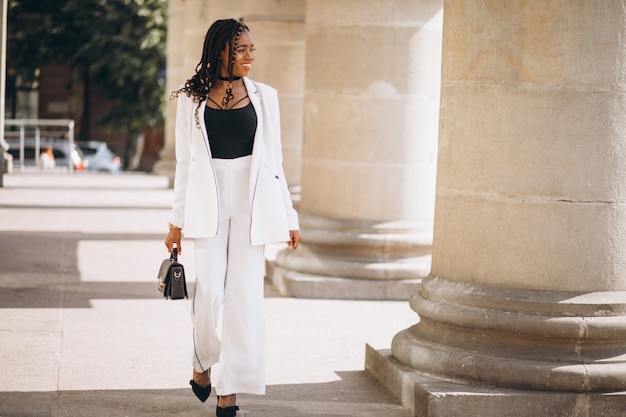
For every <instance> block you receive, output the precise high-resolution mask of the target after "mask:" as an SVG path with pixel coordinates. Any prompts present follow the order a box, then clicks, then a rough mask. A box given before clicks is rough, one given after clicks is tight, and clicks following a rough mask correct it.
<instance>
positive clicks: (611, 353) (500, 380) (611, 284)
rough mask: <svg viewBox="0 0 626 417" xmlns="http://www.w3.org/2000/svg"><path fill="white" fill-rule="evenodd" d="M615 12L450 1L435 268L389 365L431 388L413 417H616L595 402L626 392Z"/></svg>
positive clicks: (610, 404)
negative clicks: (535, 401)
mask: <svg viewBox="0 0 626 417" xmlns="http://www.w3.org/2000/svg"><path fill="white" fill-rule="evenodd" d="M623 7H624V4H623V2H622V1H618V0H611V1H605V2H584V1H574V2H565V1H553V2H511V1H506V0H496V1H490V2H480V1H477V2H467V1H462V0H446V3H445V10H444V42H443V44H444V54H443V69H442V94H441V118H440V137H439V160H438V173H437V192H436V200H435V202H436V203H435V207H436V208H435V229H434V239H433V262H432V271H431V274H430V276H429V278H428V279H426V280H424V281H423V283H422V286H421V289H420V291H419V292H418V293H417V294H416V295H415V296H414V297H412V298H411V301H410V305H411V307H412V308H413V309H414V310H415V311H416V312H417V314H418V315H419V317H420V321H419V323H417V324H416V325H414V326H412V327H410V328H409V329H406V330H404V331H401V332H400V333H398V334H397V335H396V336H395V337H394V340H393V342H392V348H391V352H392V354H393V358H390V359H389V362H390V363H393V361H396V360H397V361H399V363H400V364H401V365H402V366H407V367H408V368H409V369H412V370H414V375H425V374H427V375H430V382H420V383H418V384H417V385H419V388H417V391H419V392H420V393H421V394H420V395H421V398H422V399H423V400H424V403H421V404H420V403H415V404H414V406H415V409H416V415H419V416H444V415H449V414H446V413H443V412H442V413H441V414H437V413H435V412H433V408H432V402H433V401H434V396H433V394H435V391H437V392H436V396H437V398H438V401H440V402H442V403H445V402H448V403H453V402H456V404H457V406H458V405H459V404H462V405H461V408H464V405H469V406H468V407H467V408H466V409H465V414H464V416H478V415H480V416H482V417H489V416H502V415H507V416H515V417H517V416H520V417H521V416H530V415H536V414H532V413H535V412H536V410H537V407H528V406H526V407H523V406H522V407H515V406H514V405H515V404H517V405H520V404H522V403H525V402H528V398H529V397H528V396H527V395H528V392H541V391H551V392H553V395H551V396H548V395H543V396H540V395H537V394H535V393H533V394H532V395H533V396H534V397H535V398H541V401H543V403H541V404H540V405H541V407H540V408H541V409H542V410H543V411H542V413H543V415H568V416H574V415H575V416H590V415H602V416H617V415H621V414H623V412H624V411H625V409H624V404H626V402H625V401H624V398H623V395H622V396H621V397H619V395H618V394H616V395H618V397H619V398H620V399H619V400H618V401H621V404H622V406H621V408H615V401H614V398H609V397H607V396H600V395H592V394H591V393H593V392H620V391H624V390H626V314H625V313H626V291H624V289H625V286H626V269H625V265H626V240H625V239H624V238H623V236H624V233H623V230H625V229H624V227H625V226H626V224H625V220H626V206H625V204H624V203H625V198H624V197H625V190H626V183H625V182H626V181H625V179H626V178H625V176H624V173H625V172H626V148H625V147H624V146H623V142H624V139H623V138H624V132H626V112H625V111H624V86H625V85H626V84H625V83H624V81H625V80H624V78H625V74H626V73H625V72H624V71H623V68H624V64H623V63H624V62H625V60H624V58H625V56H624V51H625V49H624V46H623V42H621V39H623V38H624V35H625V33H624V31H625V29H624V28H625V27H626V25H625V23H626V17H625V14H624V12H623ZM373 356H375V355H373ZM373 363H376V360H375V359H374V358H373V357H372V356H370V364H373ZM372 366H373V365H372ZM418 378H420V377H418ZM433 380H435V381H444V380H445V381H457V382H461V383H463V384H469V386H472V387H476V390H475V391H474V393H475V394H476V396H474V398H473V399H472V401H476V400H477V396H480V402H481V404H482V406H481V408H480V410H474V409H473V408H472V406H471V403H470V402H469V400H465V401H467V402H462V401H461V402H459V397H458V394H459V392H466V391H467V386H468V385H464V386H461V385H456V386H454V385H446V386H445V387H444V389H443V391H441V390H440V388H441V385H440V386H439V387H437V389H435V390H433V387H434V385H431V386H429V385H428V384H429V383H431V382H432V381H433ZM422 381H424V380H422ZM436 384H438V382H435V385H436ZM481 387H482V388H481ZM484 387H491V388H490V389H489V388H484ZM494 387H497V388H499V389H500V390H497V389H496V388H494ZM511 389H513V390H511ZM493 394H500V395H503V396H506V397H507V398H509V399H511V401H508V402H507V403H503V402H502V401H499V400H496V399H494V398H493ZM447 395H449V396H447ZM620 395H621V394H620ZM618 397H615V398H618ZM557 399H558V401H557ZM429 407H430V410H429ZM444 408H445V407H444ZM441 410H443V408H441ZM533 410H534V411H533ZM563 410H566V411H563Z"/></svg>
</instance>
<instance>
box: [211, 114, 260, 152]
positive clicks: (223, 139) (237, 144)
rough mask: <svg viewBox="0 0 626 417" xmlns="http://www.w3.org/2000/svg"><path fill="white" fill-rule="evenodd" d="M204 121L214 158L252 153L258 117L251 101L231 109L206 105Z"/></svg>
mask: <svg viewBox="0 0 626 417" xmlns="http://www.w3.org/2000/svg"><path fill="white" fill-rule="evenodd" d="M204 122H205V123H206V128H207V132H208V134H209V146H210V147H211V156H212V157H213V158H219V159H234V158H240V157H242V156H248V155H252V146H253V145H254V133H255V132H256V126H257V118H256V112H255V111H254V107H253V106H252V103H251V102H250V103H248V105H247V106H244V107H240V108H238V109H231V110H222V109H212V108H210V107H209V106H206V109H205V111H204Z"/></svg>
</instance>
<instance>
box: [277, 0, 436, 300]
mask: <svg viewBox="0 0 626 417" xmlns="http://www.w3.org/2000/svg"><path fill="white" fill-rule="evenodd" d="M306 6H307V7H306V71H305V73H306V75H305V86H306V89H305V120H304V122H305V126H304V138H305V139H304V145H303V161H302V201H301V206H300V219H301V229H302V235H303V242H302V245H301V248H299V249H298V250H297V251H283V252H281V253H279V255H278V256H277V259H276V263H275V268H274V272H273V282H274V284H275V285H276V286H277V287H278V288H279V290H280V291H281V292H282V293H283V294H288V295H292V296H296V297H314V298H367V299H398V298H400V299H406V298H407V297H408V294H410V289H411V288H413V289H414V288H415V285H417V283H418V282H419V280H420V279H421V278H422V277H425V276H426V275H427V274H428V272H429V268H430V248H431V240H432V221H433V220H432V219H433V205H434V185H435V171H436V138H437V127H438V108H439V84H440V82H439V80H440V56H441V24H442V15H441V8H442V4H441V1H440V0H420V1H415V0H411V1H409V0H393V1H384V2H381V1H377V0H367V1H360V2H356V3H355V2H352V1H348V2H344V1H340V2H338V1H333V0H309V1H307V4H306Z"/></svg>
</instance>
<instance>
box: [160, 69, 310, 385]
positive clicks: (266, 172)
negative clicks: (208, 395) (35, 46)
mask: <svg viewBox="0 0 626 417" xmlns="http://www.w3.org/2000/svg"><path fill="white" fill-rule="evenodd" d="M243 81H244V84H245V86H246V89H247V91H248V96H249V97H250V101H251V103H252V105H253V107H254V110H255V113H256V116H257V127H256V132H255V135H254V145H253V149H252V155H251V156H246V157H241V158H236V159H233V160H229V159H212V157H211V150H210V149H211V148H210V146H209V137H208V133H207V128H206V126H205V122H204V111H205V108H206V102H202V103H201V104H200V108H199V109H198V119H199V122H200V128H198V127H197V126H196V117H195V110H196V107H197V103H193V101H192V99H191V98H190V97H187V96H186V95H185V94H180V96H179V98H178V107H177V115H176V175H175V180H174V202H173V204H172V211H171V214H170V222H171V223H172V224H174V225H176V226H179V227H181V228H183V232H184V234H185V237H188V238H193V239H194V247H195V251H196V274H197V275H196V286H195V291H194V294H193V304H192V320H193V324H194V333H193V336H194V353H193V367H194V369H195V370H196V371H198V372H204V371H205V370H207V369H209V368H211V382H212V384H213V385H214V386H215V388H216V391H217V393H218V395H229V394H236V393H244V392H245V393H251V394H264V393H265V324H264V318H263V266H264V265H263V264H264V256H263V255H264V254H263V252H264V244H267V243H273V242H286V241H288V240H289V230H297V229H298V228H299V227H298V216H297V213H296V211H295V210H294V209H293V205H292V203H291V198H290V195H289V190H288V188H287V182H286V180H285V176H284V172H283V168H282V151H281V141H280V117H279V108H278V95H277V93H276V90H274V89H273V88H271V87H269V86H267V85H265V84H261V83H257V82H252V81H250V80H249V79H247V78H245V77H244V78H243ZM224 111H228V110H224ZM220 324H221V326H220Z"/></svg>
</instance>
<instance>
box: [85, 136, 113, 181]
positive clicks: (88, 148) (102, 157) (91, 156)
mask: <svg viewBox="0 0 626 417" xmlns="http://www.w3.org/2000/svg"><path fill="white" fill-rule="evenodd" d="M78 147H79V148H80V149H81V150H82V151H83V153H84V154H85V159H86V160H87V162H88V163H87V169H88V170H89V171H99V172H110V173H112V174H116V173H118V172H120V171H121V170H122V158H120V157H119V156H117V155H115V154H114V153H113V151H111V149H109V147H108V145H107V144H106V143H104V142H98V141H89V142H78Z"/></svg>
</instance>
